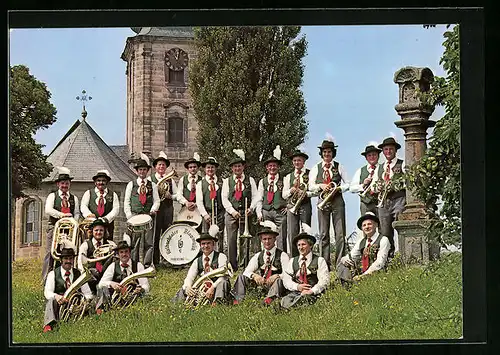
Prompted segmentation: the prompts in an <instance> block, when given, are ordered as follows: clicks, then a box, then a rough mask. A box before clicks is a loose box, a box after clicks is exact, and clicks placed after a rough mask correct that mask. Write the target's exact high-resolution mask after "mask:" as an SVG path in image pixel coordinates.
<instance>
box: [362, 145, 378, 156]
mask: <svg viewBox="0 0 500 355" xmlns="http://www.w3.org/2000/svg"><path fill="white" fill-rule="evenodd" d="M381 151H382V149H379V148H377V147H375V146H374V145H367V146H366V148H365V151H364V152H361V155H363V156H365V157H366V154H368V153H370V152H377V153H379V154H380V152H381Z"/></svg>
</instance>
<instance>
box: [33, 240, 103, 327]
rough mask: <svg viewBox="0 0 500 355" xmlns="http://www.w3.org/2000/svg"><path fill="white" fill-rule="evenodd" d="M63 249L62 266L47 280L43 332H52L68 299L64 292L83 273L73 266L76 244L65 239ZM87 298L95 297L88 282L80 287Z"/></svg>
mask: <svg viewBox="0 0 500 355" xmlns="http://www.w3.org/2000/svg"><path fill="white" fill-rule="evenodd" d="M62 243H63V246H62V249H61V266H60V267H56V268H55V269H54V270H51V271H50V272H49V273H48V275H47V279H46V282H45V289H44V292H43V294H44V296H45V299H46V300H47V303H46V304H45V316H44V320H43V332H44V333H46V332H50V331H51V330H52V328H53V327H54V326H55V325H56V324H57V322H58V321H59V308H60V306H61V305H62V304H63V303H67V302H68V299H67V298H64V297H63V296H64V293H65V292H66V290H67V289H68V288H69V287H70V286H71V284H72V283H73V282H74V281H75V280H76V279H78V278H79V277H80V275H81V273H80V271H79V270H78V269H76V268H74V267H73V262H74V261H75V249H76V247H75V245H74V244H73V243H71V242H69V241H63V242H62ZM80 291H81V292H82V293H83V295H84V297H85V298H86V299H87V300H91V299H92V298H93V296H92V292H91V291H90V288H89V285H88V284H87V283H85V284H83V286H82V287H81V288H80Z"/></svg>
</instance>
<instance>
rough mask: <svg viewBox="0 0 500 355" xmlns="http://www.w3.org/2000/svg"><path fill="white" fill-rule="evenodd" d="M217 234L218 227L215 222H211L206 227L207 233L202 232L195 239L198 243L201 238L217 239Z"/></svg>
mask: <svg viewBox="0 0 500 355" xmlns="http://www.w3.org/2000/svg"><path fill="white" fill-rule="evenodd" d="M217 234H219V227H218V226H217V224H212V225H211V226H210V228H209V229H208V233H202V234H201V235H200V237H199V238H198V239H196V241H197V242H198V243H200V242H201V241H202V240H213V241H215V242H216V241H218V240H219V239H218V238H217Z"/></svg>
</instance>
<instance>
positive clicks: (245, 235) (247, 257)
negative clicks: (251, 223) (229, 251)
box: [238, 197, 252, 267]
mask: <svg viewBox="0 0 500 355" xmlns="http://www.w3.org/2000/svg"><path fill="white" fill-rule="evenodd" d="M247 209H248V198H246V197H245V211H244V213H245V230H244V231H243V234H241V235H240V234H239V232H240V225H239V221H238V237H239V238H243V240H244V241H245V255H244V256H243V267H246V266H247V265H248V263H249V261H250V240H251V239H252V235H251V234H250V230H249V228H248V214H247Z"/></svg>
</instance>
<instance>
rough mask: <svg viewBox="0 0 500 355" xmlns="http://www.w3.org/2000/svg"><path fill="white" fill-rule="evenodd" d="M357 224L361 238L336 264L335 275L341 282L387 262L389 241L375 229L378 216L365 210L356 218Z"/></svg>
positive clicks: (375, 269) (366, 273)
mask: <svg viewBox="0 0 500 355" xmlns="http://www.w3.org/2000/svg"><path fill="white" fill-rule="evenodd" d="M357 225H358V228H359V229H361V230H362V231H363V238H361V239H360V240H358V241H357V242H356V244H355V245H354V248H353V249H352V250H351V252H350V253H349V254H348V255H346V256H344V257H342V259H340V263H339V265H337V276H338V278H339V279H340V280H341V282H342V284H345V282H352V281H353V280H354V281H357V280H360V279H361V278H363V277H365V276H366V275H369V274H371V273H373V272H375V271H378V270H380V269H382V268H384V267H385V266H386V264H387V257H388V255H389V249H390V247H391V243H390V242H389V239H388V238H387V237H384V236H383V235H381V234H379V232H378V231H377V227H378V225H379V219H378V217H377V216H376V215H375V214H374V213H373V212H366V214H365V215H363V216H361V217H360V218H359V219H358V223H357ZM360 261H361V265H360ZM353 273H354V274H355V276H354V277H353V276H352V274H353Z"/></svg>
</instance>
